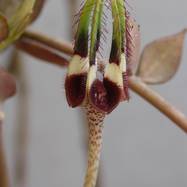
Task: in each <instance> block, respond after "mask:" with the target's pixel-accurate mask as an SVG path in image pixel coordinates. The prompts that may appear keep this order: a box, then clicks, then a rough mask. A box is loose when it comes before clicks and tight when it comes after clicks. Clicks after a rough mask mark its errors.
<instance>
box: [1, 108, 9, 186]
mask: <svg viewBox="0 0 187 187" xmlns="http://www.w3.org/2000/svg"><path fill="white" fill-rule="evenodd" d="M3 116H4V113H3V112H1V111H0V187H8V186H9V184H8V174H7V168H6V160H5V155H4V146H3V129H2V121H3Z"/></svg>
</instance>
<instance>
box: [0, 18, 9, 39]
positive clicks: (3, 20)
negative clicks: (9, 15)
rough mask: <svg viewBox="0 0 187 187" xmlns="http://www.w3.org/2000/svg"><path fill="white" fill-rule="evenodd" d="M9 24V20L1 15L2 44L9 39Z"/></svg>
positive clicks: (0, 32)
mask: <svg viewBox="0 0 187 187" xmlns="http://www.w3.org/2000/svg"><path fill="white" fill-rule="evenodd" d="M8 32H9V28H8V23H7V19H6V18H5V17H4V16H3V15H1V14H0V42H1V41H3V40H5V39H6V38H7V37H8Z"/></svg>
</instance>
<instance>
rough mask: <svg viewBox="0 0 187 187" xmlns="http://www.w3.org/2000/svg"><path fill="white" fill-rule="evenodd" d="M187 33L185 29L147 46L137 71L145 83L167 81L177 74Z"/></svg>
mask: <svg viewBox="0 0 187 187" xmlns="http://www.w3.org/2000/svg"><path fill="white" fill-rule="evenodd" d="M185 33H186V30H183V31H181V32H179V33H177V34H175V35H172V36H168V37H164V38H161V39H158V40H156V41H154V42H152V43H150V44H148V45H147V46H146V47H145V49H144V51H143V53H142V55H141V59H140V65H139V68H138V71H137V75H138V76H139V77H140V78H141V79H142V80H143V81H144V82H145V83H148V84H159V83H165V82H167V81H168V80H170V79H171V78H172V77H173V76H174V75H175V74H176V72H177V70H178V67H179V65H180V62H181V57H182V51H183V43H184V37H185Z"/></svg>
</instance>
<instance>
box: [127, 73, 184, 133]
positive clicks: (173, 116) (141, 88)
mask: <svg viewBox="0 0 187 187" xmlns="http://www.w3.org/2000/svg"><path fill="white" fill-rule="evenodd" d="M129 86H130V88H131V89H132V90H133V91H134V92H136V93H137V94H138V95H140V96H141V97H143V98H144V99H145V100H146V101H148V102H149V103H150V104H152V105H153V106H154V107H156V108H157V109H158V110H159V111H160V112H162V113H163V114H165V115H166V116H167V117H168V118H169V119H170V120H171V121H173V122H174V123H175V124H176V125H177V126H178V127H180V128H181V129H182V130H183V131H184V132H186V133H187V118H186V116H185V115H184V114H183V113H181V112H180V111H179V110H178V109H176V108H175V107H173V106H172V105H171V104H170V103H168V102H167V101H166V100H165V99H164V98H162V97H161V96H160V95H159V94H158V93H156V92H155V91H153V90H152V89H150V88H149V87H148V86H147V85H146V84H145V83H144V82H143V81H141V79H140V78H138V77H135V76H133V77H131V78H130V79H129Z"/></svg>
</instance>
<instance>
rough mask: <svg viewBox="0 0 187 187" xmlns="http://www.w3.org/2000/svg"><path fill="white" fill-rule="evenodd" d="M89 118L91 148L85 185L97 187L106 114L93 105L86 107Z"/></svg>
mask: <svg viewBox="0 0 187 187" xmlns="http://www.w3.org/2000/svg"><path fill="white" fill-rule="evenodd" d="M86 111H87V118H88V129H89V130H88V132H89V148H88V166H87V172H86V176H85V182H84V187H95V185H96V182H97V175H98V169H99V161H100V154H101V147H102V134H103V121H104V117H105V114H104V113H101V112H98V111H97V110H96V109H95V108H93V107H92V106H91V105H88V106H87V107H86Z"/></svg>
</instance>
